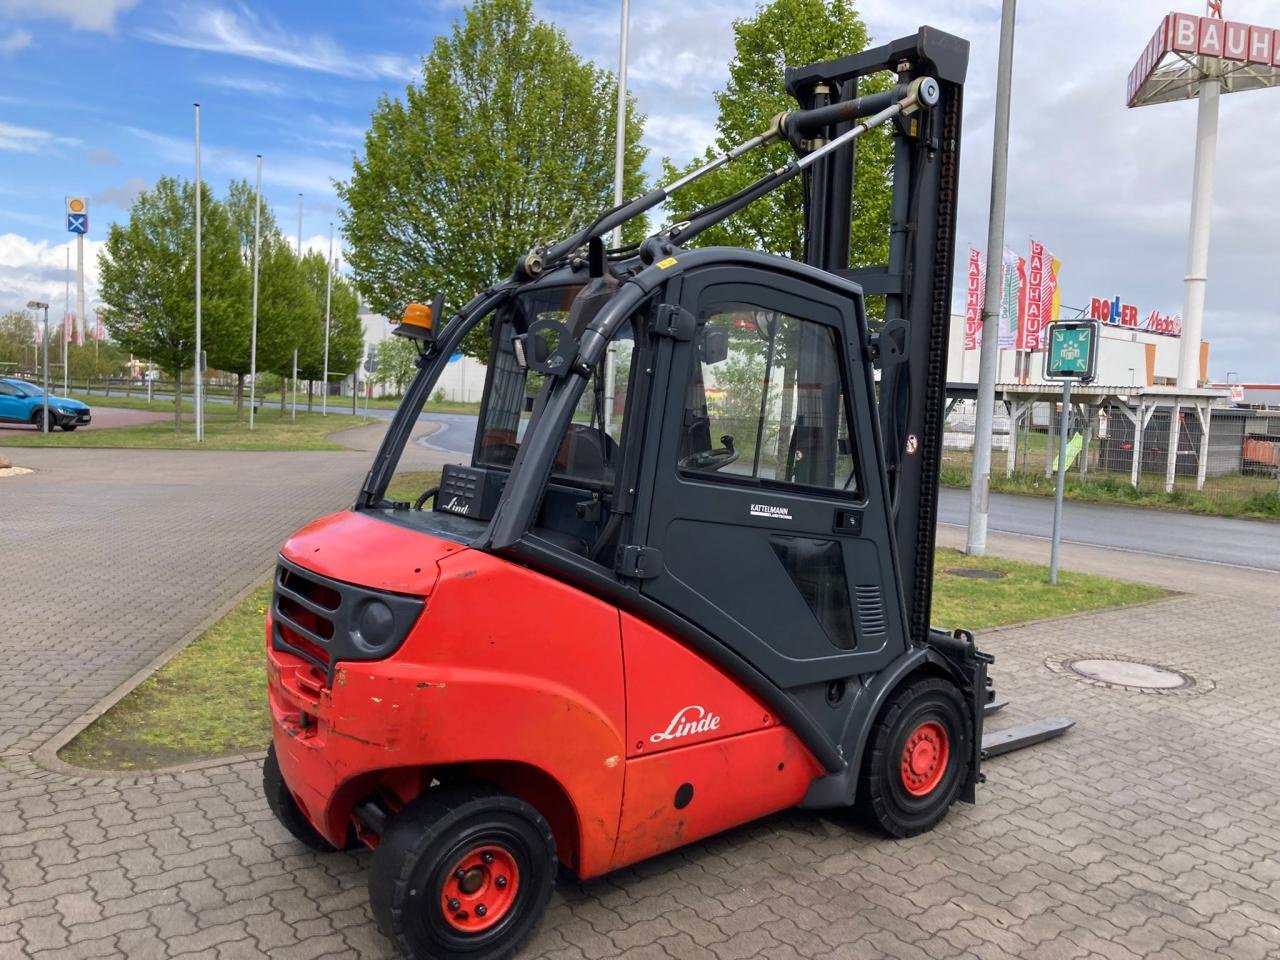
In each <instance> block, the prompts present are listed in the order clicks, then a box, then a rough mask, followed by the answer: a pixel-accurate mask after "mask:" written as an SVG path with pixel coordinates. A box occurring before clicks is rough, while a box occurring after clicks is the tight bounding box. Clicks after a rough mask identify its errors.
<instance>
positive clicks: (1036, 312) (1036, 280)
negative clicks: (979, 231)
mask: <svg viewBox="0 0 1280 960" xmlns="http://www.w3.org/2000/svg"><path fill="white" fill-rule="evenodd" d="M1061 266H1062V261H1060V260H1059V259H1058V258H1057V257H1055V256H1054V255H1053V254H1052V253H1050V252H1049V251H1048V250H1046V249H1045V246H1044V244H1043V243H1040V242H1039V241H1038V240H1032V241H1031V259H1030V263H1029V269H1028V272H1027V309H1026V314H1025V316H1026V323H1025V324H1024V327H1025V330H1021V331H1019V333H1020V336H1019V338H1018V349H1019V350H1041V349H1043V348H1044V328H1045V327H1046V326H1048V325H1049V324H1050V323H1053V322H1054V321H1055V320H1057V319H1058V309H1059V307H1058V303H1059V299H1058V269H1059V268H1060V267H1061Z"/></svg>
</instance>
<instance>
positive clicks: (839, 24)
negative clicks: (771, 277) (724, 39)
mask: <svg viewBox="0 0 1280 960" xmlns="http://www.w3.org/2000/svg"><path fill="white" fill-rule="evenodd" d="M733 32H734V36H735V41H734V50H735V52H734V58H733V60H732V62H731V63H730V64H729V82H728V84H727V85H726V86H725V88H724V89H723V90H721V91H719V92H718V93H717V94H716V105H717V107H718V108H719V111H720V115H719V119H718V120H717V121H716V130H717V133H718V136H717V137H716V145H715V149H714V151H713V150H712V148H710V147H708V148H707V150H706V151H705V153H704V154H703V156H701V157H698V158H696V159H695V160H694V161H693V162H692V163H690V165H689V166H688V167H687V168H685V169H684V170H678V169H677V168H676V167H675V166H674V165H673V164H672V163H671V162H670V160H665V159H664V161H663V166H664V170H665V172H664V180H671V179H675V178H676V177H677V176H679V175H680V174H682V173H684V172H687V171H688V170H691V169H693V168H694V167H697V166H701V165H702V164H704V163H706V162H707V161H708V160H710V159H712V158H713V157H714V156H715V155H717V154H721V153H724V152H725V151H726V150H728V149H729V148H730V147H732V146H735V145H736V144H739V143H741V142H742V141H743V140H746V139H748V138H750V137H752V136H754V135H755V134H757V133H759V132H760V131H762V130H764V129H766V128H767V127H768V126H769V121H770V118H772V117H774V116H776V115H777V114H778V113H780V112H782V111H784V110H791V109H794V108H795V107H796V102H795V101H794V100H793V99H791V97H789V96H788V95H787V92H786V88H785V86H784V84H783V68H784V67H785V66H788V65H790V66H802V65H804V64H809V63H816V62H820V61H824V60H832V59H835V58H837V57H843V56H848V55H849V54H852V53H857V52H859V51H860V50H862V49H864V48H865V47H866V46H867V43H868V37H867V28H866V25H865V24H864V23H863V22H862V18H861V17H859V16H858V13H857V10H856V7H855V5H854V4H853V2H851V0H771V2H768V3H765V4H763V5H762V6H760V7H759V8H758V9H757V10H756V14H755V16H754V17H752V18H750V19H744V20H736V21H734V24H733ZM892 82H893V79H892V77H891V76H890V75H889V74H885V75H884V77H883V78H879V77H877V78H872V80H868V81H866V82H864V83H863V85H862V87H861V88H860V90H859V93H872V92H875V91H877V90H882V89H886V88H887V86H888V85H889V84H890V83H892ZM790 151H791V147H790V145H788V144H786V143H778V144H774V145H773V146H771V147H768V148H765V149H762V150H756V151H754V152H752V153H749V154H747V155H746V156H744V157H742V158H740V159H738V160H736V161H734V162H733V163H731V164H729V165H728V166H727V167H725V168H722V169H721V170H719V171H716V172H715V173H712V174H709V175H708V176H706V177H704V178H703V179H702V180H699V181H697V182H695V183H693V184H691V185H690V186H688V187H686V188H685V189H683V190H681V191H680V192H679V193H677V194H676V195H675V196H674V197H672V198H671V200H669V201H668V204H667V206H668V212H669V214H670V217H671V220H672V222H678V221H680V220H682V219H684V218H685V217H686V216H687V215H688V214H690V213H692V212H693V211H695V210H697V209H700V208H701V207H704V206H707V205H709V204H711V203H713V202H715V201H716V200H719V199H721V198H723V197H726V196H728V195H729V194H731V193H733V192H735V191H737V190H739V189H741V188H743V187H745V186H746V185H747V184H749V183H751V182H753V181H755V180H757V179H759V178H760V177H762V176H764V175H765V174H767V173H768V172H769V171H771V170H773V169H776V168H777V167H778V166H780V165H781V164H782V163H783V162H784V161H785V159H786V157H787V155H788V154H789V152H790ZM892 171H893V141H892V139H891V137H890V136H889V135H888V132H887V130H886V129H883V128H882V129H881V130H879V131H872V132H871V133H870V134H868V135H867V136H866V137H864V138H862V139H861V140H859V141H858V144H857V154H856V175H855V183H854V195H853V209H854V215H855V221H854V228H853V235H852V238H851V244H850V258H849V259H850V262H851V264H852V265H855V266H866V265H870V264H875V263H883V262H884V261H885V260H886V259H887V258H888V255H889V200H890V193H891V191H890V189H889V187H890V185H891V184H892ZM691 245H693V246H706V245H726V246H738V247H751V248H755V249H758V250H765V251H767V252H769V253H776V254H781V255H782V256H786V257H791V258H792V259H794V260H800V259H802V258H803V256H804V188H803V185H802V178H800V177H797V178H796V179H794V180H792V181H791V182H790V183H788V184H787V185H786V186H784V187H782V188H781V189H779V190H775V191H774V192H772V193H770V194H767V195H766V196H764V197H762V198H761V199H759V200H757V201H756V202H755V203H753V204H751V205H749V206H747V207H746V208H744V209H743V210H741V211H739V212H738V213H736V214H734V215H733V216H732V217H730V218H729V219H728V220H726V221H725V222H724V223H721V224H718V225H717V226H715V227H713V228H711V229H710V230H707V231H706V232H705V233H703V234H702V235H701V236H699V237H696V238H695V239H694V240H693V241H692V243H691Z"/></svg>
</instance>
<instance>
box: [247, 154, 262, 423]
mask: <svg viewBox="0 0 1280 960" xmlns="http://www.w3.org/2000/svg"><path fill="white" fill-rule="evenodd" d="M261 223H262V154H258V179H257V184H256V186H255V187H254V201H253V327H252V332H251V333H250V334H249V429H250V430H252V429H253V404H254V400H255V399H256V398H257V394H258V248H259V242H260V239H261Z"/></svg>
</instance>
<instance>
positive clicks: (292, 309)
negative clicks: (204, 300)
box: [258, 233, 324, 412]
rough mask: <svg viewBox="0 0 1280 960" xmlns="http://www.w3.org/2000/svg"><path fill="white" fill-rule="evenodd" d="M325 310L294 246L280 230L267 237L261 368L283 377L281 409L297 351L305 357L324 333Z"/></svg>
mask: <svg viewBox="0 0 1280 960" xmlns="http://www.w3.org/2000/svg"><path fill="white" fill-rule="evenodd" d="M316 256H317V257H319V254H316ZM320 269H321V270H323V269H324V260H323V258H320ZM322 310H323V303H322V302H317V301H316V298H315V294H314V293H313V292H312V289H311V285H310V284H309V283H308V282H307V277H306V274H305V273H304V272H303V267H302V263H301V262H300V261H299V260H298V258H297V256H295V255H294V252H293V248H292V247H290V246H289V244H288V242H287V241H286V240H285V239H284V238H283V237H282V236H280V235H279V234H278V233H276V234H273V235H272V236H271V237H270V238H269V239H267V240H264V241H263V243H262V266H261V268H260V272H259V275H258V371H259V373H261V372H263V371H266V372H269V373H274V374H276V375H277V376H279V377H280V410H281V412H283V411H284V403H285V389H286V384H287V383H288V381H289V379H290V377H291V376H292V375H293V351H294V350H297V351H298V352H299V355H300V356H301V355H302V354H303V352H304V351H306V350H309V349H311V345H313V344H315V343H317V342H318V341H319V340H320V338H321V337H323V336H324V331H323V328H322V326H323V313H322Z"/></svg>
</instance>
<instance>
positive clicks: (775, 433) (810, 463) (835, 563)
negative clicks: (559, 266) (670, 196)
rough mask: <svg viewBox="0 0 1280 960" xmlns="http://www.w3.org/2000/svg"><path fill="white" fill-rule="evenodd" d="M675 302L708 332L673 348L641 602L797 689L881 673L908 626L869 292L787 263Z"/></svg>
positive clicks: (648, 471) (719, 281)
mask: <svg viewBox="0 0 1280 960" xmlns="http://www.w3.org/2000/svg"><path fill="white" fill-rule="evenodd" d="M676 296H677V297H678V301H679V306H680V308H681V309H683V310H684V311H687V312H688V313H690V314H692V315H693V317H694V319H695V321H696V326H695V328H694V329H695V331H696V332H695V333H694V334H693V336H692V338H690V339H679V338H671V339H666V340H664V342H663V345H662V349H663V350H666V351H669V357H670V366H669V367H668V369H669V370H670V376H669V378H668V380H667V383H666V387H665V391H664V393H663V395H662V397H661V398H659V397H655V398H654V412H655V413H656V412H657V411H658V408H659V407H661V426H660V428H659V427H656V426H652V425H651V432H650V437H652V438H654V441H655V442H647V443H646V444H645V459H644V462H643V476H644V477H645V479H646V480H647V481H648V482H642V484H641V496H640V497H639V499H638V501H637V516H636V519H637V526H636V530H637V533H639V531H644V536H645V543H644V548H645V550H646V553H647V558H646V563H645V564H644V567H645V570H644V573H643V577H644V579H640V580H639V585H640V589H641V591H642V592H643V593H644V594H646V595H647V596H648V597H649V598H651V599H652V600H654V601H656V602H658V603H660V604H662V605H664V606H666V607H668V608H670V609H671V610H673V611H675V612H676V613H678V614H680V615H682V616H683V617H685V618H686V619H688V620H690V621H692V622H693V623H695V624H697V625H698V626H699V627H701V628H702V629H703V630H705V631H706V632H708V633H710V634H711V635H712V636H714V637H716V638H717V639H718V640H719V641H720V642H721V643H724V644H725V645H727V646H728V647H730V648H731V649H732V650H733V651H734V652H736V653H737V654H738V655H740V656H741V657H742V658H743V659H745V660H747V661H748V662H750V663H751V664H752V665H754V666H755V667H756V668H757V669H758V670H760V671H761V672H762V673H764V674H765V675H766V676H767V677H769V678H770V679H771V680H773V682H774V683H776V684H777V685H778V686H780V687H783V688H796V687H802V686H807V685H818V684H822V685H830V684H832V683H833V682H835V681H837V680H843V679H845V678H850V677H853V676H855V675H857V674H861V673H865V672H868V671H872V670H877V669H879V668H881V667H883V666H884V665H885V664H887V663H888V662H889V661H890V660H891V659H893V657H894V656H896V655H897V654H899V653H901V651H902V650H903V649H904V640H903V637H904V631H903V613H902V603H901V598H900V588H899V585H898V578H897V573H896V563H895V558H894V549H893V544H892V541H891V536H892V534H891V525H890V522H889V515H888V511H887V508H886V505H885V497H884V487H883V471H882V467H881V462H882V461H881V458H880V454H879V450H878V446H879V438H878V434H877V432H876V431H877V427H876V424H875V420H874V394H873V383H872V378H871V373H870V370H869V368H868V366H867V365H866V361H865V358H864V355H863V354H864V349H863V347H862V344H863V342H864V337H865V333H864V331H865V320H864V317H863V313H862V304H861V293H860V291H859V289H858V288H857V287H856V286H854V285H852V284H847V283H845V282H844V281H840V280H837V279H835V278H830V277H829V275H826V274H817V273H816V271H813V270H810V269H808V268H805V267H802V266H796V265H793V264H791V263H790V262H789V261H779V262H778V266H777V268H776V269H767V268H764V267H757V266H749V265H741V264H735V265H730V266H715V267H708V268H704V269H702V270H700V271H699V270H695V271H691V272H690V273H689V274H687V275H685V276H684V277H683V283H682V284H681V285H680V287H679V293H678V294H676ZM686 326H687V324H686ZM663 366H664V364H663V363H661V360H660V362H659V364H658V367H659V368H661V367H663ZM657 386H658V384H657V383H656V382H655V387H657ZM831 689H835V688H834V687H831ZM839 690H840V691H841V695H843V694H842V691H843V684H841V685H840V687H839ZM805 699H808V698H807V697H806V698H805Z"/></svg>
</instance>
